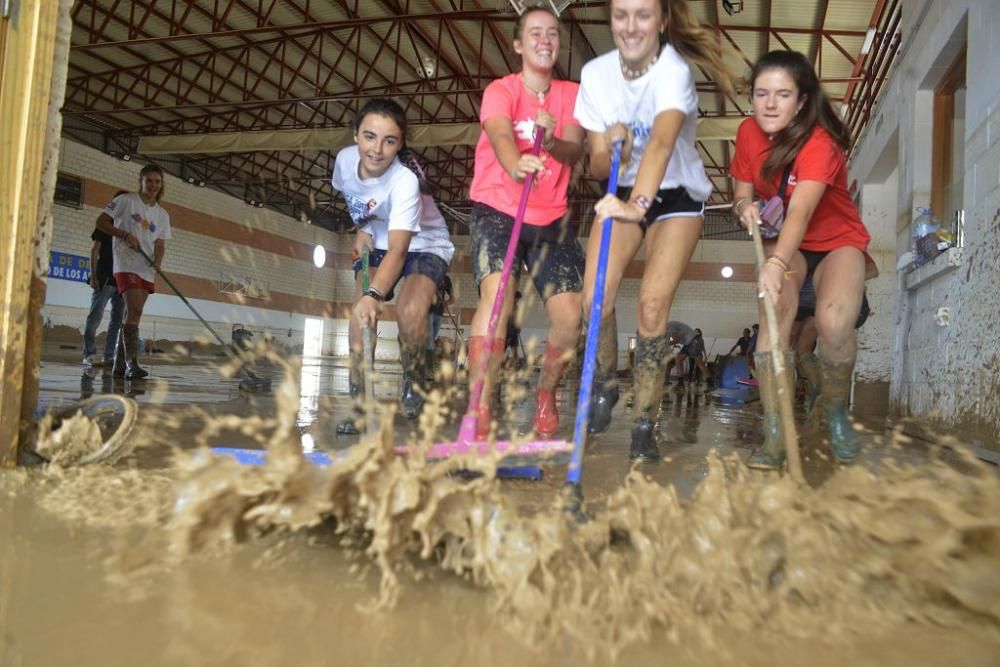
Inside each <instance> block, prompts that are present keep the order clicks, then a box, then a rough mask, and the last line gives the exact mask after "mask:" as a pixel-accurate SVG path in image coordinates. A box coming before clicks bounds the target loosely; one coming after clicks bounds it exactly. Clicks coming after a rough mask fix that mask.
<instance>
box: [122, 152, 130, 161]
mask: <svg viewBox="0 0 1000 667" xmlns="http://www.w3.org/2000/svg"><path fill="white" fill-rule="evenodd" d="M122 159H123V160H125V161H126V162H128V161H129V160H131V159H132V156H131V155H129V154H128V153H125V154H124V155H122Z"/></svg>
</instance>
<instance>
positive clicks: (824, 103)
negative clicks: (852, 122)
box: [750, 51, 851, 182]
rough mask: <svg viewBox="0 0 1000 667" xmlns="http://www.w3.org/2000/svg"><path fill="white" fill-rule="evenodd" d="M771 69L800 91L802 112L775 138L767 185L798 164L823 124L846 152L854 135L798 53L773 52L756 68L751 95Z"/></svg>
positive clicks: (766, 167) (766, 163) (764, 170)
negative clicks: (803, 148)
mask: <svg viewBox="0 0 1000 667" xmlns="http://www.w3.org/2000/svg"><path fill="white" fill-rule="evenodd" d="M770 69H782V70H784V71H785V72H786V73H787V74H788V76H790V77H791V78H792V81H794V82H795V86H796V87H797V88H798V89H799V100H801V101H802V109H801V110H800V111H799V112H798V113H797V114H796V115H795V117H794V118H792V122H791V123H789V124H788V126H787V127H785V128H784V129H783V130H781V131H780V132H777V133H775V135H774V136H773V137H772V138H771V145H772V146H773V148H772V149H771V153H770V155H768V156H767V160H765V161H764V165H763V167H762V168H761V175H762V176H763V177H764V180H765V181H768V182H770V181H772V180H774V179H775V178H776V177H777V175H778V174H779V173H781V172H782V171H783V170H784V169H785V167H786V166H787V165H789V164H791V163H792V161H793V160H795V156H796V155H798V154H799V151H800V150H802V147H803V146H805V144H806V142H807V141H808V140H809V137H810V136H812V133H813V129H815V127H816V125H817V124H819V126H820V127H822V128H823V129H824V130H826V131H827V132H828V133H829V135H830V136H831V137H833V140H834V141H836V142H837V143H838V144H840V147H841V148H843V149H844V150H845V151H846V150H848V149H849V148H850V147H851V133H850V130H848V129H847V126H846V125H844V121H843V120H841V118H840V116H839V115H837V112H836V111H834V110H833V105H832V104H831V103H830V98H828V97H827V96H826V93H824V92H823V88H822V87H821V86H820V84H819V78H818V77H817V76H816V71H815V70H814V69H813V67H812V65H811V64H810V63H809V60H807V59H806V57H805V56H804V55H802V54H801V53H799V52H798V51H771V52H770V53H768V54H766V55H765V56H764V57H762V58H761V59H760V60H758V61H757V64H756V65H754V66H753V70H752V71H751V73H750V95H751V97H752V96H753V89H754V86H755V85H756V83H757V77H758V76H760V75H761V73H763V72H765V71H766V70H770Z"/></svg>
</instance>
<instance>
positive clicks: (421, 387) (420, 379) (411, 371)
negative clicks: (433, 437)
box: [399, 341, 427, 419]
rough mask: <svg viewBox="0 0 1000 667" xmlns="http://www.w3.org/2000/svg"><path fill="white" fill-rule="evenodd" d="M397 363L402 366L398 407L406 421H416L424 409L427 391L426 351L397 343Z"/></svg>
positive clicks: (401, 342) (422, 348) (420, 347)
mask: <svg viewBox="0 0 1000 667" xmlns="http://www.w3.org/2000/svg"><path fill="white" fill-rule="evenodd" d="M399 361H400V363H401V364H402V366H403V386H402V388H401V389H400V391H399V406H400V408H401V409H402V412H403V414H404V415H405V416H406V418H407V419H416V418H417V417H418V416H419V415H420V411H421V410H422V409H423V407H424V395H425V393H426V391H427V349H426V348H424V347H422V346H416V347H415V346H410V345H406V344H405V343H403V341H399Z"/></svg>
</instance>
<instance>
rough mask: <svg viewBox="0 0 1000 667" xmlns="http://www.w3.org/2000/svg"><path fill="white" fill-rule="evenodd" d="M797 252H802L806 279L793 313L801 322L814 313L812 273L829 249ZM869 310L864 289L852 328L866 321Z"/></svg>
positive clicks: (814, 298) (814, 300) (814, 295)
mask: <svg viewBox="0 0 1000 667" xmlns="http://www.w3.org/2000/svg"><path fill="white" fill-rule="evenodd" d="M799 252H800V253H802V256H803V257H805V260H806V281H805V282H804V283H802V289H800V290H799V309H798V311H797V312H796V313H795V321H796V322H801V321H803V320H805V319H807V318H809V317H815V315H816V290H815V288H813V274H814V273H816V267H818V266H819V263H820V262H821V261H823V258H824V257H826V256H827V255H828V254H829V251H822V252H821V251H816V250H799ZM871 312H872V310H871V306H870V305H869V303H868V291H867V290H866V291H865V292H864V293H863V294H862V296H861V311H860V312H859V313H858V319H857V321H856V322H855V323H854V328H855V329H860V328H861V327H862V326H863V325H864V323H865V322H866V321H868V316H869V315H871Z"/></svg>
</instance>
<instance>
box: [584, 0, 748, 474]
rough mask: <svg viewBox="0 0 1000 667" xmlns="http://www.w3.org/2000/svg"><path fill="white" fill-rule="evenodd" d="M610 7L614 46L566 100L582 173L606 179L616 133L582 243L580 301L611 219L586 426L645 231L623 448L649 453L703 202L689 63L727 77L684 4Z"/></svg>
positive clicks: (610, 387) (605, 407)
mask: <svg viewBox="0 0 1000 667" xmlns="http://www.w3.org/2000/svg"><path fill="white" fill-rule="evenodd" d="M610 14H611V34H612V37H613V38H614V41H615V45H616V46H617V47H618V48H617V49H615V50H614V51H612V52H610V53H607V54H605V55H603V56H600V57H598V58H595V59H594V60H592V61H590V62H589V63H587V64H586V65H585V66H584V68H583V72H582V74H581V77H580V78H581V82H580V95H579V97H578V98H577V104H576V117H577V119H579V121H580V124H581V125H583V127H584V128H585V129H586V130H587V131H588V136H589V144H590V168H591V173H592V175H594V176H597V177H598V178H607V176H608V173H609V171H610V165H611V153H612V147H613V145H614V144H615V142H617V141H623V142H624V150H623V157H622V163H623V165H624V168H623V170H622V172H621V174H620V176H619V180H618V192H617V193H616V194H617V196H615V195H606V196H605V197H604V198H602V199H601V200H600V201H599V202H598V203H597V205H596V206H595V207H594V208H595V211H596V213H597V216H596V220H595V223H594V228H593V230H592V231H591V234H590V240H589V246H588V248H587V270H586V274H585V276H584V291H583V301H584V309H585V310H586V311H589V309H590V304H591V302H592V299H593V289H594V278H595V275H596V270H597V255H598V248H599V247H600V239H601V228H602V226H603V221H604V220H605V219H606V218H608V217H610V218H613V219H614V221H615V225H614V231H613V232H612V243H611V254H610V257H609V260H608V266H607V282H606V287H605V296H604V299H605V301H604V303H605V304H607V305H606V306H605V310H604V313H603V319H602V322H601V332H600V336H601V345H600V350H599V352H598V370H597V374H596V376H595V381H594V394H593V400H592V402H591V414H590V425H589V430H590V432H592V433H600V432H602V431H604V430H605V429H607V427H608V424H609V423H610V421H611V409H612V407H613V406H614V404H615V402H616V401H617V400H618V389H617V386H616V384H615V381H614V377H615V367H616V365H617V359H618V347H617V345H618V334H617V330H616V326H615V310H614V307H613V304H614V300H615V295H616V294H617V292H618V286H619V285H620V284H621V279H622V275H623V274H624V272H625V269H626V267H627V266H628V264H629V262H631V261H632V259H633V258H634V257H635V255H636V252H638V250H639V246H640V245H642V243H643V239H645V241H646V251H645V269H644V272H643V276H642V283H641V285H640V288H639V313H638V323H639V332H638V333H639V340H638V344H637V346H636V351H635V367H634V371H633V377H634V382H635V392H636V417H635V420H634V422H633V426H632V444H631V449H630V452H629V456H630V457H631V458H638V459H642V460H644V461H648V462H655V461H657V460H659V448H658V447H657V444H656V436H655V430H654V428H655V426H656V421H657V416H658V411H659V406H660V402H661V400H662V397H663V382H664V372H665V367H666V364H667V361H668V359H669V357H670V344H669V340H668V336H667V322H668V320H669V319H670V305H671V303H672V302H673V298H674V294H675V292H676V291H677V286H678V284H679V283H680V281H681V276H682V275H683V274H684V269H685V268H686V267H687V264H688V261H689V260H690V258H691V254H692V252H694V248H695V246H696V245H697V243H698V238H699V236H700V235H701V224H702V217H703V211H704V202H705V201H706V200H707V199H708V197H709V195H710V194H711V192H712V183H711V181H710V180H709V179H708V177H707V176H706V175H705V168H704V166H703V165H702V162H701V158H700V157H699V156H698V151H697V148H696V144H695V141H696V138H695V132H696V127H697V115H698V93H697V91H696V90H695V85H694V76H693V74H692V71H691V65H690V64H689V63H693V64H695V65H699V66H701V67H703V68H704V69H705V70H707V71H708V72H709V73H710V74H711V75H712V78H713V79H714V80H715V82H716V83H717V84H718V85H719V86H720V87H721V88H722V89H723V90H724V91H726V92H729V91H731V90H732V81H731V76H730V74H729V72H728V71H727V69H726V67H725V65H724V63H723V61H722V54H721V47H720V46H719V42H718V40H717V39H716V37H715V36H714V35H713V34H712V33H711V32H709V31H708V30H706V29H705V28H703V27H702V26H701V25H699V23H698V20H697V19H696V18H695V17H694V16H692V14H691V13H690V10H689V9H688V8H687V6H686V3H684V2H679V1H677V0H612V2H611V7H610ZM584 321H586V316H585V320H584Z"/></svg>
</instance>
